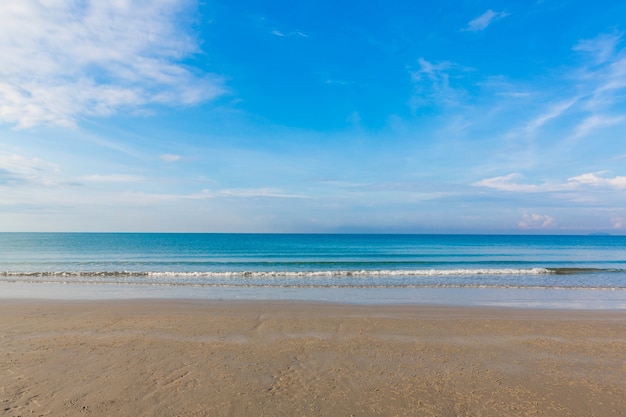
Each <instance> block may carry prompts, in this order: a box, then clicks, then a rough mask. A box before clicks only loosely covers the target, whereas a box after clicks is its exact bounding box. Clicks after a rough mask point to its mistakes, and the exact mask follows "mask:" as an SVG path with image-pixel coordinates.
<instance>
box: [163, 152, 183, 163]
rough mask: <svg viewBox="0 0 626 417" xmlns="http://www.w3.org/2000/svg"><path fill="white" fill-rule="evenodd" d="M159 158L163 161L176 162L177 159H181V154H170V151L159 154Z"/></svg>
mask: <svg viewBox="0 0 626 417" xmlns="http://www.w3.org/2000/svg"><path fill="white" fill-rule="evenodd" d="M159 158H160V159H161V160H162V161H163V162H169V163H171V162H176V161H180V158H181V156H180V155H174V154H170V153H164V154H161V155H159Z"/></svg>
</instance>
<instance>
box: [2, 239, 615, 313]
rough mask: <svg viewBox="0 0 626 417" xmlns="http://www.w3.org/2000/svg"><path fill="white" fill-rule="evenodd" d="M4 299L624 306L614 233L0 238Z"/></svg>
mask: <svg viewBox="0 0 626 417" xmlns="http://www.w3.org/2000/svg"><path fill="white" fill-rule="evenodd" d="M11 297H37V298H39V297H48V298H93V297H96V298H128V297H137V298H141V297H166V298H177V297H185V298H186V297H195V298H229V299H238V298H244V299H258V298H261V299H268V298H278V299H308V300H325V301H347V302H441V303H453V304H459V303H460V304H520V305H521V304H525V305H539V306H559V305H561V306H579V305H583V304H584V305H585V306H587V307H592V308H626V236H502V235H322V234H311V235H303V234H293V235H289V234H141V233H138V234H117V233H84V234H83V233H0V298H11ZM511 299H512V300H513V301H511ZM472 300H473V301H472ZM480 300H483V301H480ZM507 300H509V301H507ZM515 300H517V301H515ZM559 300H560V301H559Z"/></svg>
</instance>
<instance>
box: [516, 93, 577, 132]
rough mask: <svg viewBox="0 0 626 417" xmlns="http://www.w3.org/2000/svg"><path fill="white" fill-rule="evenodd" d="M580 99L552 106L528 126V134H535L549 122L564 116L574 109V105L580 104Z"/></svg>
mask: <svg viewBox="0 0 626 417" xmlns="http://www.w3.org/2000/svg"><path fill="white" fill-rule="evenodd" d="M578 100H579V98H578V97H574V98H571V99H568V100H565V101H563V102H561V103H556V104H553V105H551V106H550V107H549V108H548V109H546V111H545V112H544V113H543V114H540V115H539V116H537V117H536V118H534V119H533V120H531V121H530V122H528V124H527V125H526V131H527V132H528V133H534V132H535V131H536V130H537V129H539V128H540V127H542V126H543V125H544V124H546V123H547V122H549V121H550V120H552V119H556V118H558V117H560V116H561V115H563V114H564V113H565V112H566V111H567V110H569V109H570V108H572V106H574V104H576V103H577V102H578Z"/></svg>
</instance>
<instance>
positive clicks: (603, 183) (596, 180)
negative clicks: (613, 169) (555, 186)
mask: <svg viewBox="0 0 626 417" xmlns="http://www.w3.org/2000/svg"><path fill="white" fill-rule="evenodd" d="M567 181H568V183H569V184H576V186H589V187H605V188H613V189H625V188H626V177H623V176H617V177H613V178H603V177H599V176H598V175H596V174H594V173H589V174H583V175H579V176H577V177H572V178H568V179H567Z"/></svg>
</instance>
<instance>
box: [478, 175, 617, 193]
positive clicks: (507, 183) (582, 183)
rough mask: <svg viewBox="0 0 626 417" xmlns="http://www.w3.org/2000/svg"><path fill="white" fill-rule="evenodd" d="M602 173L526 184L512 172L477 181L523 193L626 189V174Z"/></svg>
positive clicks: (499, 189)
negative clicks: (552, 181) (604, 174)
mask: <svg viewBox="0 0 626 417" xmlns="http://www.w3.org/2000/svg"><path fill="white" fill-rule="evenodd" d="M600 174H602V173H587V174H582V175H578V176H575V177H570V178H568V179H567V181H565V182H555V183H549V182H544V183H541V184H524V183H520V182H519V181H518V180H519V179H521V175H520V174H517V173H512V174H508V175H503V176H499V177H492V178H486V179H483V180H480V181H478V182H475V183H474V184H472V185H474V186H476V187H486V188H491V189H494V190H497V191H506V192H522V193H538V192H555V191H572V190H578V189H582V188H604V189H609V190H623V189H626V176H616V177H613V178H608V177H602V176H600Z"/></svg>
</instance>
